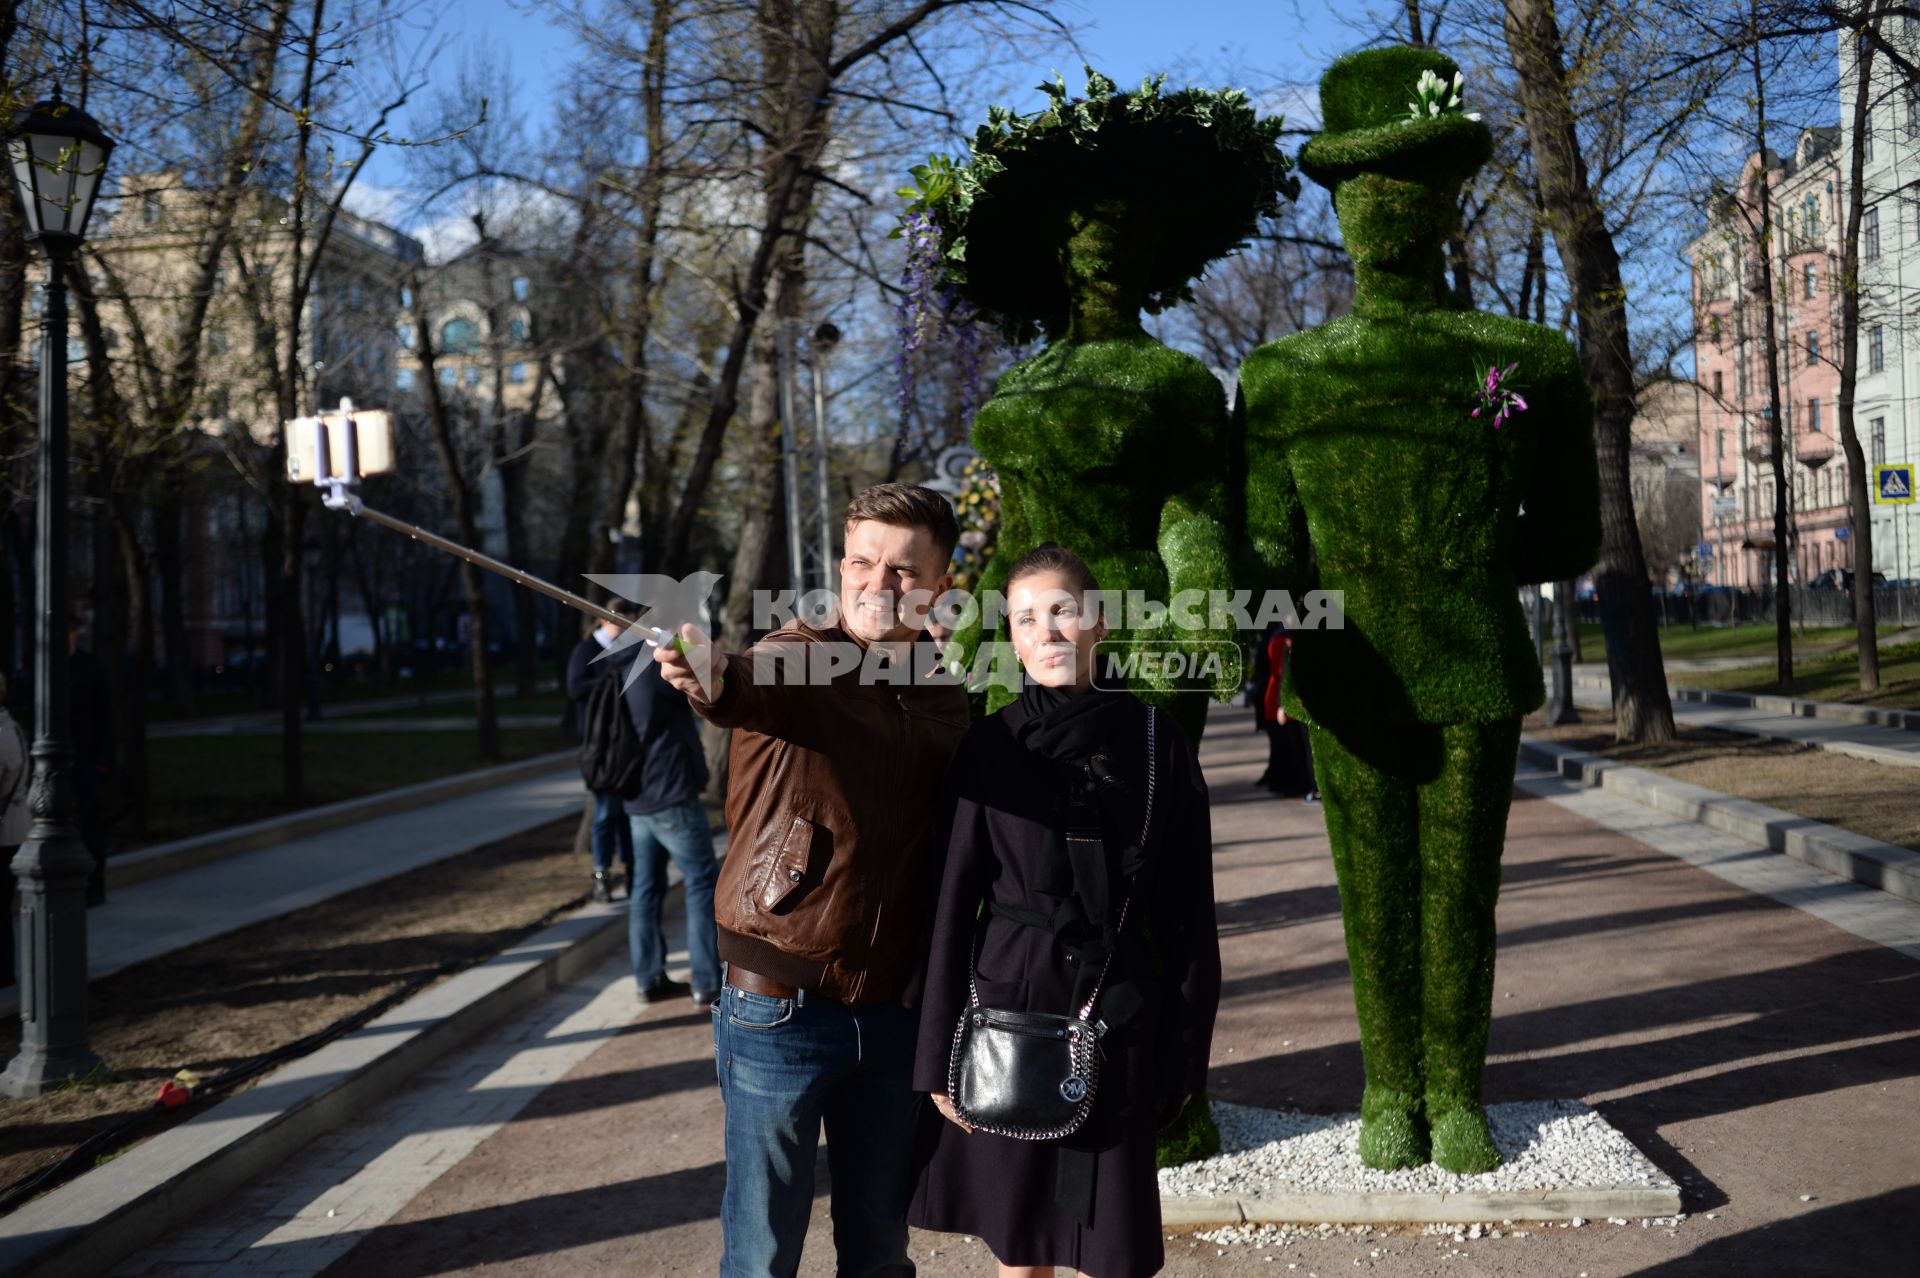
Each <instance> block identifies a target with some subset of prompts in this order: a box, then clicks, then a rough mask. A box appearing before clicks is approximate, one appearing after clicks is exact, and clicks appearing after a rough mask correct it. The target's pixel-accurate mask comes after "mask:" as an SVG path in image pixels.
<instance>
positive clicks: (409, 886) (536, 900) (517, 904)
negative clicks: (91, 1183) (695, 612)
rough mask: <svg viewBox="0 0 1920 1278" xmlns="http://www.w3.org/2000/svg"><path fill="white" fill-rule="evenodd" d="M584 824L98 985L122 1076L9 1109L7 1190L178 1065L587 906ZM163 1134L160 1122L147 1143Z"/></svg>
mask: <svg viewBox="0 0 1920 1278" xmlns="http://www.w3.org/2000/svg"><path fill="white" fill-rule="evenodd" d="M576 823H577V822H576V819H575V818H574V817H572V816H569V817H567V818H566V819H564V820H560V821H555V822H553V823H551V824H549V825H545V826H541V827H540V828H539V829H536V830H533V831H530V832H528V833H526V834H522V835H517V836H515V837H513V838H510V839H503V840H501V841H499V842H497V843H490V844H488V845H486V846H485V847H482V848H478V849H475V850H474V851H472V852H469V853H466V854H464V855H462V856H458V857H454V858H451V859H449V860H446V861H442V862H439V863H438V864H435V865H429V866H424V867H422V868H420V869H418V870H414V871H412V872H410V873H407V874H403V875H400V876H399V877H397V878H392V879H388V880H386V881H385V882H382V883H375V884H371V885H369V886H367V887H364V888H361V889H359V890H357V891H354V892H349V893H347V894H346V895H344V896H340V897H336V898H334V899H333V900H330V901H323V902H321V903H320V904H318V905H313V906H309V907H307V908H306V909H303V910H298V911H295V912H294V913H292V914H287V915H283V916H281V917H280V918H277V919H271V920H268V921H267V922H264V923H259V924H256V925H254V926H252V927H248V928H243V929H241V930H239V931H236V932H230V933H228V934H226V935H225V936H220V937H215V938H214V939H212V940H210V941H205V942H202V943H201V944H199V945H195V946H192V947H190V948H187V949H184V950H178V951H175V952H174V953H172V954H168V955H164V956H162V957H160V958H158V959H155V960H153V961H151V962H148V963H142V964H138V965H136V966H134V967H131V968H128V969H126V970H124V971H121V972H117V973H115V974H114V975H112V976H109V977H106V978H104V979H102V980H98V981H95V982H94V983H93V986H92V988H91V990H90V991H89V1007H88V1024H89V1027H90V1036H91V1043H92V1046H93V1049H94V1050H95V1051H96V1052H97V1053H99V1054H100V1056H101V1057H102V1058H103V1059H105V1060H106V1061H107V1062H108V1064H109V1065H110V1066H111V1067H112V1069H113V1074H112V1075H111V1077H109V1078H106V1079H103V1080H100V1081H98V1082H90V1083H83V1084H80V1085H76V1086H73V1087H68V1088H64V1089H62V1090H60V1091H57V1092H53V1093H50V1094H48V1095H46V1096H42V1097H39V1098H37V1099H34V1100H27V1101H16V1100H0V1192H4V1190H5V1188H7V1187H10V1186H12V1185H13V1184H15V1183H16V1182H17V1181H19V1180H20V1179H21V1178H22V1177H24V1176H27V1175H29V1174H31V1173H33V1172H35V1171H37V1170H38V1169H39V1168H41V1167H44V1166H46V1165H48V1164H50V1163H52V1162H54V1161H56V1160H57V1159H59V1158H62V1157H64V1156H65V1155H66V1154H67V1152H68V1151H70V1150H72V1149H73V1148H74V1147H75V1146H77V1145H78V1144H80V1142H82V1141H84V1140H85V1139H87V1138H88V1137H89V1136H91V1135H93V1134H94V1133H95V1132H98V1131H101V1130H104V1129H106V1128H109V1127H112V1126H114V1125H115V1124H117V1123H119V1122H121V1121H123V1120H125V1119H127V1118H129V1117H131V1116H134V1115H136V1114H138V1113H140V1112H141V1111H143V1110H147V1109H149V1108H150V1107H151V1106H152V1104H153V1100H154V1097H155V1095H156V1094H157V1093H158V1092H159V1090H160V1087H161V1085H162V1084H163V1083H164V1082H165V1081H166V1080H167V1079H169V1078H172V1077H173V1076H174V1073H175V1071H177V1070H180V1069H183V1068H185V1069H190V1070H193V1071H195V1072H196V1073H198V1074H200V1075H201V1076H202V1077H203V1078H211V1077H212V1076H214V1075H215V1074H218V1073H220V1072H221V1071H223V1070H227V1069H231V1068H233V1067H234V1066H236V1065H239V1064H240V1063H242V1062H244V1061H247V1060H249V1059H251V1058H252V1057H254V1056H256V1055H259V1054H260V1053H263V1052H266V1051H270V1050H272V1049H273V1048H276V1047H278V1046H280V1045H282V1044H285V1043H289V1042H292V1041H294V1040H296V1039H299V1038H301V1037H303V1036H305V1035H308V1034H311V1033H313V1032H315V1031H317V1030H320V1029H322V1028H324V1027H325V1026H327V1025H330V1024H332V1023H333V1022H334V1021H336V1020H338V1019H340V1018H341V1017H344V1016H347V1015H349V1014H351V1013H353V1012H355V1011H358V1010H359V1009H361V1008H364V1007H367V1006H369V1005H370V1004H372V1003H374V1002H376V1001H378V1000H379V999H380V998H381V997H383V996H384V995H386V994H387V993H389V992H390V991H393V990H395V989H397V988H399V987H401V986H403V985H405V984H407V983H408V982H410V981H413V980H415V979H417V978H420V977H422V976H424V975H426V974H428V973H432V972H434V971H435V970H436V969H439V968H441V967H442V966H443V965H446V964H459V965H462V966H465V965H467V964H470V963H472V962H475V961H478V960H480V959H482V958H485V957H487V956H488V955H491V954H494V953H496V952H498V951H499V950H501V949H504V948H505V947H506V946H508V945H510V944H512V943H513V942H514V941H515V940H517V939H518V938H519V937H521V936H523V935H525V934H526V933H527V931H528V930H529V929H530V928H531V927H532V925H534V924H535V923H537V922H539V921H540V920H542V919H543V918H545V917H546V916H547V915H548V914H550V913H551V912H553V911H555V910H556V909H558V908H560V907H562V906H564V905H566V904H567V903H569V902H571V901H578V900H581V899H584V896H585V891H584V889H585V887H586V884H587V868H588V867H587V863H586V860H585V858H584V857H581V856H579V855H578V854H576V853H575V852H574V828H575V825H576ZM19 1038H20V1029H19V1022H18V1021H17V1020H14V1019H11V1018H6V1019H5V1023H4V1025H0V1052H4V1053H5V1056H6V1058H8V1059H10V1058H11V1057H12V1056H13V1054H14V1051H15V1050H16V1049H17V1047H18V1045H19ZM199 1108H200V1107H198V1106H195V1105H188V1106H183V1107H181V1108H180V1109H178V1110H176V1111H174V1114H173V1116H172V1117H173V1119H174V1120H177V1119H178V1118H184V1117H188V1116H191V1115H192V1114H193V1113H196V1112H198V1110H199ZM163 1128H164V1123H156V1124H153V1125H150V1126H149V1127H147V1128H145V1129H143V1131H142V1132H141V1133H140V1137H141V1138H144V1137H145V1136H148V1135H151V1134H153V1133H155V1132H158V1131H160V1130H163ZM106 1156H110V1155H103V1158H104V1157H106Z"/></svg>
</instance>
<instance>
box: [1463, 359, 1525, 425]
mask: <svg viewBox="0 0 1920 1278" xmlns="http://www.w3.org/2000/svg"><path fill="white" fill-rule="evenodd" d="M1518 367H1520V364H1519V362H1518V361H1515V362H1514V363H1511V364H1509V365H1507V366H1506V367H1505V368H1502V367H1500V366H1499V365H1498V364H1489V365H1487V375H1486V377H1485V378H1484V379H1482V381H1481V383H1480V388H1479V394H1480V407H1479V408H1476V409H1474V410H1473V413H1472V416H1474V417H1478V416H1480V414H1481V413H1483V412H1488V411H1490V412H1492V413H1493V428H1494V429H1495V430H1499V429H1500V428H1501V427H1502V426H1504V425H1506V421H1507V418H1509V417H1511V416H1512V415H1513V414H1515V413H1524V412H1526V411H1527V401H1526V399H1525V398H1524V397H1523V396H1522V395H1521V394H1520V393H1519V392H1518V391H1515V390H1512V389H1510V388H1509V387H1508V385H1507V382H1508V380H1509V379H1510V378H1512V376H1513V370H1514V369H1516V368H1518Z"/></svg>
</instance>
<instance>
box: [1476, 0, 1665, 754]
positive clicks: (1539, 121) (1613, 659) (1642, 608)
mask: <svg viewBox="0 0 1920 1278" xmlns="http://www.w3.org/2000/svg"><path fill="white" fill-rule="evenodd" d="M1505 2H1506V15H1505V30H1506V40H1507V48H1508V50H1509V52H1510V53H1511V54H1512V56H1513V65H1514V70H1515V72H1516V73H1517V75H1518V79H1519V87H1520V100H1521V105H1522V110H1523V112H1524V114H1525V117H1526V124H1527V134H1528V138H1529V145H1530V147H1531V150H1532V155H1533V166H1534V171H1535V173H1536V174H1537V175H1538V178H1539V182H1540V192H1541V198H1542V201H1543V203H1544V206H1545V209H1546V215H1547V225H1548V228H1549V229H1550V230H1551V231H1552V233H1553V239H1554V243H1555V245H1556V246H1557V247H1558V248H1559V250H1560V259H1561V263H1562V265H1563V266H1564V267H1565V269H1566V274H1567V282H1568V286H1569V289H1570V291H1571V293H1572V295H1573V304H1574V309H1575V312H1576V314H1577V315H1578V316H1579V346H1580V358H1581V364H1582V367H1583V368H1584V369H1585V371H1586V375H1587V382H1588V384H1589V386H1590V387H1591V388H1592V392H1593V409H1594V430H1595V437H1596V438H1595V443H1596V445H1597V451H1598V453H1599V461H1600V525H1601V547H1600V563H1599V567H1598V569H1597V571H1596V573H1595V577H1596V584H1597V585H1598V587H1599V591H1600V602H1601V616H1602V620H1603V623H1604V625H1605V631H1606V641H1607V667H1608V670H1609V672H1610V674H1611V675H1612V680H1613V713H1614V730H1615V732H1616V733H1617V734H1618V736H1619V737H1620V739H1621V740H1625V741H1636V742H1641V743H1644V744H1659V743H1662V742H1666V741H1671V740H1672V739H1673V704H1672V702H1671V701H1670V700H1669V698H1668V694H1667V679H1666V670H1665V666H1664V664H1663V662H1662V661H1661V658H1660V630H1659V625H1658V623H1657V621H1656V619H1655V617H1654V614H1653V598H1652V595H1651V593H1650V592H1649V590H1648V588H1647V565H1646V559H1645V556H1644V555H1643V553H1642V551H1641V547H1640V533H1639V528H1638V526H1637V525H1636V523H1635V521H1634V514H1633V488H1632V485H1631V483H1630V481H1629V473H1628V467H1629V463H1630V451H1631V436H1632V425H1633V414H1634V395H1633V363H1632V359H1633V356H1632V345H1631V343H1630V341H1629V337H1628V331H1627V309H1626V288H1625V286H1624V284H1623V283H1622V282H1621V278H1620V255H1619V252H1618V251H1617V249H1616V248H1615V246H1614V242H1613V234H1612V232H1611V231H1610V230H1609V229H1608V228H1607V224H1606V219H1605V216H1604V213H1603V210H1602V209H1601V207H1600V202H1599V200H1598V198H1597V197H1596V195H1595V193H1594V191H1593V189H1592V187H1591V186H1590V185H1589V184H1588V181H1587V166H1586V160H1585V158H1584V157H1583V156H1582V155H1581V153H1580V143H1579V138H1578V135H1577V134H1576V133H1575V131H1574V121H1573V107H1572V98H1571V93H1570V91H1569V87H1568V81H1567V71H1566V59H1565V55H1564V52H1563V50H1562V47H1561V39H1560V27H1559V19H1558V18H1557V17H1556V16H1555V13H1554V8H1553V3H1552V0H1505Z"/></svg>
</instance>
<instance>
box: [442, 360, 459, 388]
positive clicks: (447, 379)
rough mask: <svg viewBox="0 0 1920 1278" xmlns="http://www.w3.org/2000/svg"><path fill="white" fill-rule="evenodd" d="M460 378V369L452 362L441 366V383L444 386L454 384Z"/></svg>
mask: <svg viewBox="0 0 1920 1278" xmlns="http://www.w3.org/2000/svg"><path fill="white" fill-rule="evenodd" d="M459 380H460V370H459V369H457V368H455V367H454V366H453V365H451V364H442V365H441V366H440V384H441V385H442V386H452V385H453V384H454V383H455V382H457V381H459Z"/></svg>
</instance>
